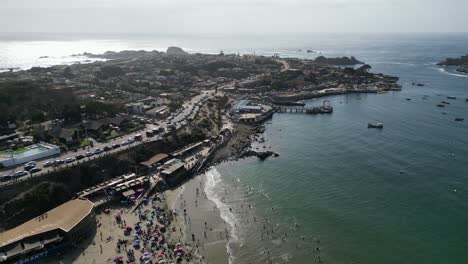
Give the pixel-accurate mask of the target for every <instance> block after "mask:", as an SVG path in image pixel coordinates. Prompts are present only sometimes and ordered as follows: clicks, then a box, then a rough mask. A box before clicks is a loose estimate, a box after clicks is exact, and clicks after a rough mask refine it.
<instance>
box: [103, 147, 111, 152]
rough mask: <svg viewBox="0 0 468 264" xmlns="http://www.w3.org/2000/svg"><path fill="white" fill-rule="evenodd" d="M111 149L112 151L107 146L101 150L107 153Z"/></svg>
mask: <svg viewBox="0 0 468 264" xmlns="http://www.w3.org/2000/svg"><path fill="white" fill-rule="evenodd" d="M111 149H112V148H111V147H109V146H105V147H104V148H103V150H104V151H106V152H107V151H111Z"/></svg>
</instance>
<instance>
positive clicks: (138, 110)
mask: <svg viewBox="0 0 468 264" xmlns="http://www.w3.org/2000/svg"><path fill="white" fill-rule="evenodd" d="M125 107H126V108H127V112H128V113H130V114H137V115H141V114H143V113H144V111H145V104H144V103H143V102H137V103H128V104H126V105H125Z"/></svg>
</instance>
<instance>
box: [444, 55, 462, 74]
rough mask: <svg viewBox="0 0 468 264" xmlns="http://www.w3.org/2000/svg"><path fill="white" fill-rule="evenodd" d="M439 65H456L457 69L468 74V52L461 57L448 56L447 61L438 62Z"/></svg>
mask: <svg viewBox="0 0 468 264" xmlns="http://www.w3.org/2000/svg"><path fill="white" fill-rule="evenodd" d="M437 65H439V66H456V67H457V71H458V72H461V73H466V74H468V54H467V55H465V56H461V57H460V58H455V59H454V58H447V59H446V60H445V61H441V62H439V63H437Z"/></svg>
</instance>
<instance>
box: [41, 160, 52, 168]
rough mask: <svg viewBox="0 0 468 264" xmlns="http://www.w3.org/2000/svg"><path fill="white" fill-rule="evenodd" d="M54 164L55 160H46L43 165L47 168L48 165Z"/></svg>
mask: <svg viewBox="0 0 468 264" xmlns="http://www.w3.org/2000/svg"><path fill="white" fill-rule="evenodd" d="M52 165H54V162H53V161H46V162H45V163H44V165H42V166H43V167H44V168H47V167H50V166H52Z"/></svg>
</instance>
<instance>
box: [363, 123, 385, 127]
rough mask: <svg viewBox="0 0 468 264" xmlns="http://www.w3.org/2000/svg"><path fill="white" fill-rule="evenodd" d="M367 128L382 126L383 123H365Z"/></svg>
mask: <svg viewBox="0 0 468 264" xmlns="http://www.w3.org/2000/svg"><path fill="white" fill-rule="evenodd" d="M367 128H383V124H382V123H375V124H372V123H369V124H367Z"/></svg>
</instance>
